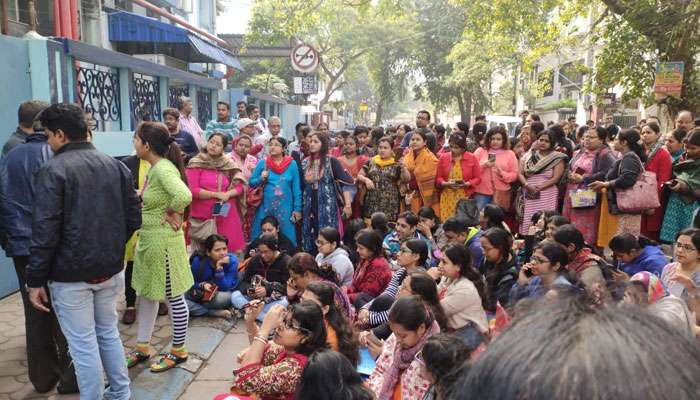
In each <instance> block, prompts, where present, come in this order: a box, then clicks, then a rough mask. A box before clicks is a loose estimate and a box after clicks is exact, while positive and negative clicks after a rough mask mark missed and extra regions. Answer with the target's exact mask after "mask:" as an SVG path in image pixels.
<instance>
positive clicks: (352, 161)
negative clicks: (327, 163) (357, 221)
mask: <svg viewBox="0 0 700 400" xmlns="http://www.w3.org/2000/svg"><path fill="white" fill-rule="evenodd" d="M358 145H359V142H358V141H357V137H355V136H352V135H348V137H347V139H345V142H344V143H343V148H342V153H343V154H342V155H341V156H340V157H338V161H340V165H342V166H343V168H344V169H345V171H346V172H347V173H349V174H350V176H351V177H352V179H353V182H354V183H355V184H357V182H358V175H359V173H360V171H361V170H362V168H363V167H364V166H365V164H367V160H369V157H367V156H365V155H360V152H359V150H358ZM353 189H354V190H353V191H352V192H351V197H352V218H360V215H361V214H362V210H361V207H360V203H359V201H360V200H361V199H359V196H358V193H359V190H358V188H357V187H356V186H355V187H354V188H353Z"/></svg>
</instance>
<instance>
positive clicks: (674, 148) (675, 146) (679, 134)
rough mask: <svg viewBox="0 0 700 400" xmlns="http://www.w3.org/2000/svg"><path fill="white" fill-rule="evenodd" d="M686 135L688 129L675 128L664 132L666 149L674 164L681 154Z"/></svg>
mask: <svg viewBox="0 0 700 400" xmlns="http://www.w3.org/2000/svg"><path fill="white" fill-rule="evenodd" d="M687 135H688V131H686V130H685V129H683V128H676V129H674V130H672V131H671V132H669V133H667V134H666V150H668V152H669V153H670V154H671V161H672V162H673V164H674V165H675V164H676V162H677V161H678V160H680V158H681V156H682V155H683V142H684V141H685V137H686V136H687Z"/></svg>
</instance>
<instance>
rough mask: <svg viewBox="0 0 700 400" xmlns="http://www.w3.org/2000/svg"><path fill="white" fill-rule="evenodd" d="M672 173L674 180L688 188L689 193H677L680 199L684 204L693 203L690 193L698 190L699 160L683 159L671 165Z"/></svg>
mask: <svg viewBox="0 0 700 400" xmlns="http://www.w3.org/2000/svg"><path fill="white" fill-rule="evenodd" d="M673 173H674V174H675V175H676V179H677V180H679V181H682V182H683V183H685V184H686V185H687V186H688V190H689V191H690V193H679V195H680V196H681V199H682V200H683V202H685V203H686V204H690V203H692V202H694V201H695V197H693V195H692V193H693V192H695V191H696V190H698V189H700V158H698V159H683V158H681V160H680V161H678V162H677V163H675V164H674V165H673Z"/></svg>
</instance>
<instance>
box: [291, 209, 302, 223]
mask: <svg viewBox="0 0 700 400" xmlns="http://www.w3.org/2000/svg"><path fill="white" fill-rule="evenodd" d="M292 216H293V217H294V221H297V222H299V221H301V213H300V212H299V211H293V212H292Z"/></svg>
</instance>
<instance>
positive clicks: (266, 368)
mask: <svg viewBox="0 0 700 400" xmlns="http://www.w3.org/2000/svg"><path fill="white" fill-rule="evenodd" d="M263 304H264V303H263V302H260V301H257V302H255V303H252V304H251V305H250V307H248V309H247V310H246V327H247V328H248V335H249V337H251V338H252V339H251V341H250V346H248V348H246V349H245V350H243V351H241V352H240V353H238V357H237V358H238V363H239V364H241V365H242V366H243V367H241V368H239V369H237V370H235V371H233V373H234V375H235V381H234V382H233V386H232V387H231V392H232V393H234V394H254V395H255V396H257V398H259V399H261V400H266V399H287V400H293V399H294V398H295V396H294V394H295V392H296V390H297V386H298V385H299V383H300V381H301V374H302V372H303V370H304V366H305V365H306V361H307V359H308V357H309V356H310V355H311V354H313V353H314V352H316V351H318V350H321V349H323V348H325V347H326V328H325V325H324V323H323V313H322V312H321V308H320V307H319V306H318V305H317V304H315V303H313V302H309V301H305V302H302V303H298V304H293V305H291V306H289V308H285V307H283V306H280V305H277V306H275V307H273V308H272V309H271V310H270V311H269V312H268V313H267V314H266V315H265V319H263V323H262V325H261V326H260V328H258V327H257V325H256V323H255V320H256V318H257V317H258V314H259V313H260V311H262V308H263ZM273 332H274V337H273V340H272V341H268V337H269V336H270V334H271V333H273Z"/></svg>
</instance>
